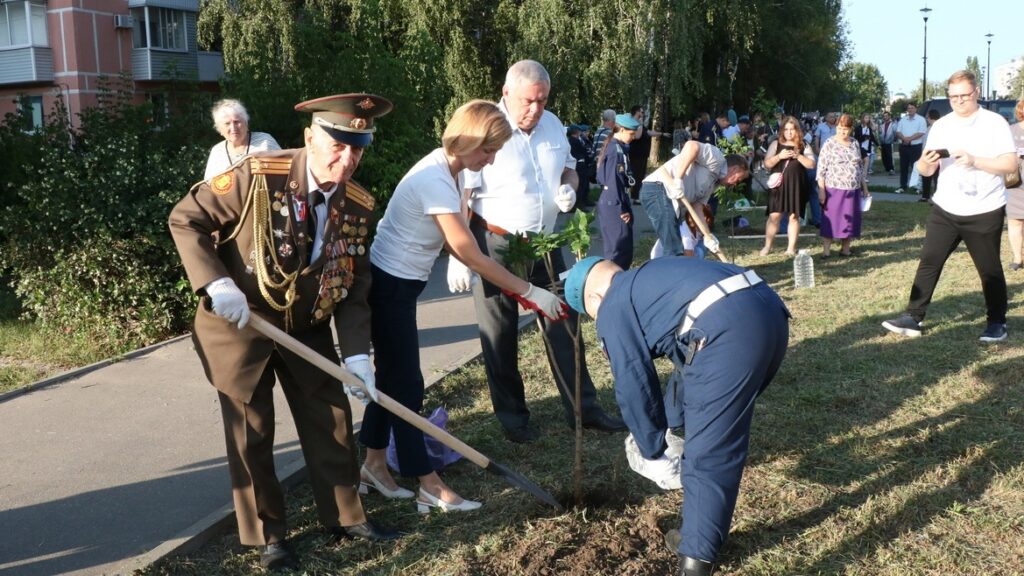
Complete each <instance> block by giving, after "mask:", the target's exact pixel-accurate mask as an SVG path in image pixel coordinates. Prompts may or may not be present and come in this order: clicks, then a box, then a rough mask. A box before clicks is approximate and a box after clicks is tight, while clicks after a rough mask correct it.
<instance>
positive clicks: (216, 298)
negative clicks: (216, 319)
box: [205, 276, 249, 330]
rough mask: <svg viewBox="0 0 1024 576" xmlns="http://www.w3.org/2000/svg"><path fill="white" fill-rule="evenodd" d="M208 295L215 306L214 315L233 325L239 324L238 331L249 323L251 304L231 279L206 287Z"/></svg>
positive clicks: (221, 279)
mask: <svg viewBox="0 0 1024 576" xmlns="http://www.w3.org/2000/svg"><path fill="white" fill-rule="evenodd" d="M205 291H206V295H207V296H209V297H210V300H211V301H212V304H213V313H214V314H216V315H217V316H220V317H221V318H223V319H225V320H227V321H228V322H231V323H235V322H237V323H238V329H239V330H241V329H242V328H245V325H246V324H248V323H249V302H247V301H246V299H245V294H242V291H241V290H239V289H238V286H237V285H235V281H234V280H232V279H231V278H228V277H226V276H225V277H224V278H218V279H216V280H214V281H213V282H210V283H209V284H207V285H206V288H205Z"/></svg>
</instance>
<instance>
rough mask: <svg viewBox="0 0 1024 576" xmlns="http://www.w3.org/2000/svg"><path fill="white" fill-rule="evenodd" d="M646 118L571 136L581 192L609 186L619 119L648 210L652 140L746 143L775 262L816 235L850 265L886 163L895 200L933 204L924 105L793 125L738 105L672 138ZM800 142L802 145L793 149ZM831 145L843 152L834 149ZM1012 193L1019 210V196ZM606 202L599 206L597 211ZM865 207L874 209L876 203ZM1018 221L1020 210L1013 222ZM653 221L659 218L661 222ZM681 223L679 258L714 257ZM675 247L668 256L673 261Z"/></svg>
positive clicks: (677, 125) (809, 116)
mask: <svg viewBox="0 0 1024 576" xmlns="http://www.w3.org/2000/svg"><path fill="white" fill-rule="evenodd" d="M647 112H648V111H647V110H646V109H645V108H644V107H643V106H640V105H636V106H633V107H631V108H630V110H629V112H628V114H622V115H618V114H616V111H615V110H613V109H608V110H605V111H604V112H603V113H602V115H601V125H600V127H599V128H598V129H597V130H596V132H594V133H592V132H591V130H590V127H589V126H588V125H586V124H579V125H570V126H569V128H568V130H567V134H568V136H569V142H570V145H571V146H572V154H573V156H574V157H575V158H576V159H577V172H578V173H579V174H580V175H581V182H588V181H589V182H590V183H591V184H596V185H599V186H604V184H603V182H602V181H600V180H599V179H598V178H597V165H598V162H599V160H600V158H601V154H602V151H603V150H604V148H605V147H604V143H605V141H606V140H607V138H608V137H609V135H611V134H613V133H614V132H616V131H618V130H621V125H617V124H616V117H617V116H630V117H632V118H633V119H634V120H635V121H636V122H637V123H638V126H639V127H638V128H637V129H636V130H633V131H631V132H632V133H633V136H632V139H631V140H629V141H625V142H623V141H620V144H619V145H618V147H617V150H618V152H619V154H620V158H622V159H624V160H626V161H625V162H619V163H618V169H619V170H620V171H622V172H624V174H622V175H620V178H621V179H623V180H626V179H628V181H629V185H628V191H627V195H628V198H629V199H631V200H632V203H633V204H634V205H636V204H639V203H640V201H639V200H640V197H641V195H642V191H641V190H642V183H643V181H644V179H645V177H646V172H647V168H648V162H649V156H650V152H651V138H652V137H658V138H663V139H665V140H667V141H668V143H669V146H670V154H671V155H672V156H676V155H679V154H680V153H681V152H683V150H684V149H685V145H686V144H687V143H688V142H691V141H692V142H697V143H701V144H708V145H711V146H715V147H722V146H723V141H728V140H732V141H734V142H738V143H739V144H740V145H742V146H745V149H746V159H747V163H748V166H749V173H750V174H751V175H758V176H759V177H758V178H757V181H758V182H759V183H760V185H761V188H763V189H764V190H765V191H766V192H767V197H766V198H765V199H764V203H765V204H766V205H767V207H766V216H767V220H766V223H765V244H764V247H763V248H762V250H761V255H762V256H767V255H768V254H769V253H770V252H771V249H772V247H773V244H774V240H775V237H776V236H777V235H778V234H785V235H787V238H788V242H787V247H786V251H785V253H786V255H787V256H794V255H795V254H796V251H797V242H798V238H799V233H800V228H801V227H808V226H809V227H813V228H817V229H818V230H819V235H820V237H821V241H822V252H821V256H822V257H825V258H828V257H830V256H831V254H832V252H831V245H832V243H833V241H837V242H840V243H841V244H842V247H841V250H840V255H842V256H848V255H851V254H852V252H851V250H850V245H851V242H852V240H853V239H854V238H858V237H859V236H860V229H861V209H862V206H863V205H865V202H867V200H868V199H869V198H870V193H869V192H868V182H869V179H870V177H871V176H872V175H873V174H874V173H875V169H874V166H875V162H876V159H878V158H879V157H880V159H881V167H880V169H881V170H884V173H886V174H888V175H890V176H893V175H897V174H898V177H899V186H898V187H896V188H895V189H894V190H892V191H893V192H895V193H897V194H904V193H908V194H913V193H917V194H919V197H918V201H919V202H926V203H930V202H932V193H933V191H934V189H935V187H936V184H937V179H938V174H937V173H935V174H929V175H925V174H922V173H920V171H919V170H918V169H917V166H916V162H917V160H918V159H919V158H920V156H921V153H922V151H923V150H925V149H926V147H927V145H928V133H929V131H930V130H931V127H932V126H933V124H934V123H935V122H936V121H937V120H938V119H939V118H940V117H941V113H940V112H939V110H938V109H936V108H931V109H930V110H928V113H927V115H925V116H922V115H919V114H918V113H917V105H916V104H915V103H913V102H910V103H907V104H906V105H905V107H904V108H903V109H902V110H893V111H892V112H889V111H885V112H882V113H881V114H873V113H870V112H864V113H862V114H860V115H859V117H858V116H856V115H853V114H841V113H836V112H826V113H817V112H812V113H805V114H802V115H799V116H796V115H793V116H790V115H787V114H786V112H785V110H784V109H783V108H781V107H779V108H776V109H775V110H774V111H773V114H771V115H770V117H769V118H768V119H767V120H766V119H765V114H763V113H762V112H760V111H752V112H751V113H750V114H749V115H748V114H737V113H736V112H735V110H733V107H732V105H731V104H730V105H728V106H727V108H726V109H725V110H722V111H720V112H717V113H715V114H711V113H708V112H701V113H699V114H697V115H695V116H693V117H691V118H688V119H676V120H675V121H674V122H673V124H672V130H671V132H659V131H658V130H655V129H653V128H647V124H648V122H649V121H650V117H649V115H648V114H647ZM844 117H848V118H849V122H850V125H849V130H845V129H844V127H845V123H846V122H847V121H846V120H844ZM793 136H795V138H797V139H799V140H800V142H802V145H798V143H797V142H795V141H793V140H792V137H793ZM669 138H670V140H669ZM830 141H835V142H834V144H832V145H828V143H829V142H830ZM826 149H828V150H829V154H828V155H827V158H826V159H825V161H824V162H823V159H822V158H821V157H820V155H821V154H822V152H823V151H825V150H826ZM1022 149H1024V147H1022ZM897 153H898V154H897ZM793 160H796V161H795V162H794V161H793ZM897 160H898V162H899V165H898V166H897V164H896V161H897ZM753 183H754V180H753V178H748V179H747V180H746V185H747V187H746V190H743V191H742V193H743V194H744V195H745V196H747V198H748V199H750V200H753V196H752V191H753V190H752V185H753ZM1010 190H1011V193H1010V199H1011V205H1012V204H1014V194H1013V190H1014V189H1012V188H1011V189H1010ZM600 202H601V201H600V200H598V201H597V204H598V205H599V204H600ZM866 205H867V206H870V204H869V203H868V204H866ZM579 206H580V207H582V208H584V209H588V208H592V207H594V206H595V203H594V202H593V201H591V200H590V198H589V195H588V194H582V195H581V200H580V204H579ZM623 206H625V205H623ZM706 207H707V208H708V209H710V213H709V214H708V219H707V222H709V223H710V222H713V221H714V213H715V212H716V211H717V197H715V196H714V195H712V196H711V197H710V198H708V199H707V206H706ZM1011 208H1012V206H1011ZM1008 210H1009V209H1008ZM598 211H599V212H600V208H599V209H598ZM626 212H629V213H630V215H629V217H630V218H631V217H632V211H631V210H628V209H623V210H622V212H621V213H620V214H619V215H621V217H622V218H625V216H624V214H626ZM1018 212H1020V210H1018V211H1017V212H1013V214H1016V213H1018ZM1008 214H1009V212H1008ZM654 219H655V218H654V217H652V222H654ZM677 220H678V222H677V224H679V230H680V235H681V236H682V244H680V246H682V248H680V250H681V252H680V253H682V254H686V255H693V254H697V255H703V254H705V250H704V247H703V245H702V243H701V240H702V238H701V233H700V231H699V230H698V229H697V228H696V226H695V225H694V223H693V218H690V217H688V216H687V215H685V214H679V218H678V219H677ZM687 220H688V221H689V222H688V224H689V225H687V222H686V221H687ZM609 222H612V221H611V220H609ZM1020 222H1021V220H1020V219H1019V218H1014V217H1013V216H1012V214H1010V217H1009V218H1008V229H1009V232H1010V233H1009V236H1010V246H1011V250H1012V257H1013V261H1012V263H1011V265H1010V269H1011V270H1018V269H1021V268H1024V263H1022V258H1021V256H1020V253H1021V250H1022V249H1021V248H1020V246H1021V245H1022V244H1024V241H1022V240H1021V238H1020V237H1021V236H1022V234H1021V227H1022V225H1021V224H1020ZM627 224H628V221H627ZM615 226H617V227H620V228H621V227H622V226H623V225H622V224H619V223H615ZM687 228H689V230H690V231H689V232H687ZM666 229H667V228H666ZM609 231H611V230H609ZM611 232H613V233H614V234H615V236H616V237H617V238H620V239H621V238H622V237H623V233H622V232H614V231H611ZM660 234H661V233H660V232H659V238H660ZM630 237H632V236H630ZM664 244H665V243H664V242H663V241H661V242H659V243H658V244H656V245H655V248H654V251H652V255H662V254H665V251H664V250H665V245H664ZM683 244H685V246H683ZM674 246H675V245H674V244H673V245H670V246H669V250H670V252H671V250H672V249H673V247H674ZM695 249H696V251H695ZM620 265H621V263H620ZM623 267H624V268H625V266H623Z"/></svg>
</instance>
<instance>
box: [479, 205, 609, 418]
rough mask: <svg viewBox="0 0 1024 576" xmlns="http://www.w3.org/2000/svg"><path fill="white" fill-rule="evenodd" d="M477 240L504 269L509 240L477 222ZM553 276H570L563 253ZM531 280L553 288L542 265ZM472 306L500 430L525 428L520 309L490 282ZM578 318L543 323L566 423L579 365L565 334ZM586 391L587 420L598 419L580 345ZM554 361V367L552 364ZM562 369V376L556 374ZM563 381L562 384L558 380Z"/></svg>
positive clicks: (571, 313)
mask: <svg viewBox="0 0 1024 576" xmlns="http://www.w3.org/2000/svg"><path fill="white" fill-rule="evenodd" d="M470 229H471V230H472V232H473V236H474V237H476V241H477V243H478V244H479V245H480V249H481V250H482V251H483V253H484V254H487V255H488V256H490V257H491V258H493V259H494V260H496V261H498V262H499V263H500V262H502V256H501V254H500V253H499V252H498V250H499V249H501V248H504V247H505V245H506V244H507V242H506V241H505V239H504V237H502V236H499V235H498V234H494V233H491V232H488V231H487V229H485V228H484V227H483V226H481V225H480V224H479V223H477V222H473V223H471V225H470ZM552 260H553V261H554V272H555V274H556V275H558V274H560V273H561V272H563V271H564V270H565V262H564V261H563V260H562V255H561V252H560V251H556V252H555V253H554V257H553V258H552ZM528 276H529V278H528V280H529V282H531V283H532V284H536V285H537V286H540V287H542V288H545V289H548V288H549V287H550V285H551V282H550V279H549V277H548V273H547V270H546V269H545V267H544V263H543V261H540V260H538V261H537V262H534V264H533V266H531V270H529V271H528ZM473 301H474V303H475V304H476V319H477V323H478V325H479V328H480V346H481V348H482V349H483V358H484V366H485V368H486V371H487V385H488V387H489V388H490V392H491V405H492V406H493V407H494V415H495V416H497V417H498V421H499V422H501V425H502V426H504V427H505V428H508V429H515V428H521V427H524V426H526V424H527V423H528V422H529V420H530V410H529V408H527V407H526V393H525V391H524V389H523V377H522V375H521V374H520V373H519V305H518V304H517V303H516V301H515V300H513V299H512V298H511V297H509V296H506V295H504V294H502V292H501V288H498V287H497V286H495V285H494V284H491V283H490V282H487V281H486V280H484V279H483V278H481V279H480V281H479V282H477V284H476V286H475V287H474V288H473ZM578 321H579V316H578V315H577V314H576V311H575V310H571V309H570V311H569V318H568V319H567V320H563V321H561V322H548V321H547V320H545V319H544V318H541V324H542V326H543V329H544V333H545V334H546V335H547V338H548V342H550V348H549V349H548V364H549V365H550V366H551V372H552V376H554V378H555V379H556V384H557V386H558V392H559V394H560V395H561V397H562V405H563V406H564V408H565V414H566V418H567V420H568V421H569V422H573V421H574V420H573V419H574V416H573V410H572V405H573V398H574V396H572V395H574V394H575V386H576V360H575V358H574V357H573V344H572V338H571V337H570V336H569V333H568V332H567V331H566V328H569V330H572V331H573V332H574V333H575V330H576V324H577V322H578ZM580 355H581V358H580V366H581V374H582V379H581V386H580V398H581V404H582V407H583V420H584V421H587V420H588V419H589V418H592V417H596V416H597V415H598V414H600V412H601V408H600V406H599V405H598V403H597V391H596V390H595V389H594V382H593V380H591V379H590V373H589V372H588V371H587V363H586V355H585V354H584V348H583V341H582V339H581V340H580ZM552 357H553V359H554V361H552ZM556 366H557V370H556ZM559 374H561V375H562V378H563V380H562V381H561V382H557V380H558V375H559Z"/></svg>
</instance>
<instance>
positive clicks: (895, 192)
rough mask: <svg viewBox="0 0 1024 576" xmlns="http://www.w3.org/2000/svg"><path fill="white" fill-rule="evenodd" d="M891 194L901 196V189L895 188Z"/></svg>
mask: <svg viewBox="0 0 1024 576" xmlns="http://www.w3.org/2000/svg"><path fill="white" fill-rule="evenodd" d="M893 194H903V188H897V189H895V190H893Z"/></svg>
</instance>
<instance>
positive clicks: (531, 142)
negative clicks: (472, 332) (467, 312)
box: [448, 60, 626, 443]
mask: <svg viewBox="0 0 1024 576" xmlns="http://www.w3.org/2000/svg"><path fill="white" fill-rule="evenodd" d="M550 91H551V78H550V76H548V73H547V70H545V69H544V67H543V66H541V64H540V63H538V62H535V61H533V60H521V61H519V62H516V63H515V64H513V65H512V67H511V68H509V70H508V73H507V74H506V76H505V85H504V86H503V87H502V90H501V94H502V98H501V102H499V104H498V105H499V107H500V108H501V109H502V110H504V111H505V113H506V114H507V115H508V120H509V123H510V124H511V125H512V128H513V131H512V138H511V139H510V140H509V141H508V142H507V143H506V144H505V145H504V146H503V147H502V148H501V150H499V151H498V153H497V155H496V156H495V158H494V163H493V164H491V165H489V166H485V167H484V168H483V169H482V170H481V171H479V172H467V173H466V180H465V187H466V190H467V191H468V192H469V194H470V208H471V210H472V216H471V218H470V229H471V230H472V231H473V234H474V235H475V236H476V239H477V242H478V243H479V244H480V249H481V250H482V251H483V252H484V253H485V254H487V255H488V256H490V257H491V258H494V259H495V260H497V261H498V262H502V260H503V258H502V254H501V253H500V250H501V249H503V248H504V247H505V246H506V245H507V244H508V242H507V240H506V239H505V235H507V234H509V233H522V232H542V231H543V232H547V233H551V232H554V229H555V220H556V218H557V217H558V213H559V211H561V212H568V211H569V210H571V209H572V207H573V205H574V204H575V202H576V192H575V190H576V188H577V186H578V182H577V180H578V178H577V175H576V172H575V170H574V168H575V166H576V160H575V159H574V158H573V157H572V155H571V154H570V153H569V141H568V139H567V138H566V136H565V129H564V128H563V127H562V123H561V121H560V120H559V119H558V117H557V116H555V115H554V114H552V113H551V112H547V111H545V110H544V106H545V105H546V104H547V100H548V93H549V92H550ZM552 260H553V264H554V268H555V269H554V273H555V274H556V276H557V275H558V274H560V273H561V272H563V271H564V270H565V263H564V262H563V261H562V255H561V252H560V251H555V252H554V253H553V254H552ZM527 275H528V278H526V280H527V281H529V282H531V283H533V284H536V285H538V286H550V285H551V278H550V277H549V276H548V273H547V270H546V268H545V266H544V263H543V262H542V261H539V260H538V261H537V262H534V263H533V265H532V266H530V270H528V271H527ZM470 278H471V274H470V273H469V271H468V270H466V269H464V267H463V266H461V265H459V264H458V263H457V261H456V260H454V259H449V263H448V285H449V288H451V290H452V291H453V292H460V291H463V290H468V289H469V288H470V286H471V284H472V282H471V280H470ZM473 297H474V301H475V303H476V315H477V323H478V324H479V327H480V344H481V347H482V348H483V358H484V366H485V367H486V370H487V383H488V386H489V387H490V392H491V404H492V406H493V407H494V414H495V416H497V418H498V420H499V421H500V422H501V425H502V427H503V428H504V432H505V437H506V438H508V439H509V440H510V441H512V442H516V443H530V442H533V441H534V440H536V438H537V435H536V432H534V431H533V430H532V429H531V428H530V427H529V419H530V410H529V409H528V408H527V406H526V394H525V390H524V388H523V379H522V375H521V374H520V373H519V310H518V308H517V304H516V301H515V300H513V299H512V298H510V297H509V296H506V295H505V294H503V293H502V292H501V290H500V289H499V288H498V287H496V286H494V285H493V284H491V283H490V282H487V281H486V280H480V281H478V282H477V283H476V286H475V287H474V288H473ZM577 321H578V316H577V314H576V313H575V312H574V311H570V313H569V318H568V319H567V320H565V322H566V323H567V325H568V328H569V331H572V332H575V330H576V322H577ZM541 322H542V324H543V326H544V332H545V334H546V336H547V338H548V342H549V343H550V345H551V354H550V355H549V361H551V360H552V359H553V362H552V366H551V368H552V372H553V374H554V377H555V380H556V384H557V386H558V391H559V393H560V394H561V396H562V404H563V406H564V408H565V410H566V417H567V419H568V421H569V422H570V424H572V423H574V422H575V418H574V415H573V408H572V407H573V397H574V393H575V392H574V390H575V383H576V358H575V356H574V349H575V348H574V345H573V342H572V339H571V338H570V336H569V333H568V332H567V331H566V329H565V327H563V326H559V325H557V324H556V323H553V322H548V321H547V320H546V319H543V318H542V319H541ZM580 354H581V357H580V358H579V362H580V367H581V382H582V390H581V395H582V397H581V404H582V406H581V408H582V412H583V426H584V428H594V429H599V430H604V431H619V430H625V429H626V425H625V424H624V423H623V422H622V420H621V419H619V418H614V417H611V416H609V415H607V414H606V413H605V412H604V411H603V410H602V409H601V408H600V406H599V405H598V403H597V392H596V390H595V389H594V383H593V381H592V380H591V379H590V374H589V373H588V371H587V366H586V361H585V356H584V355H583V347H582V343H581V346H580ZM559 375H561V377H562V378H559Z"/></svg>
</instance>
